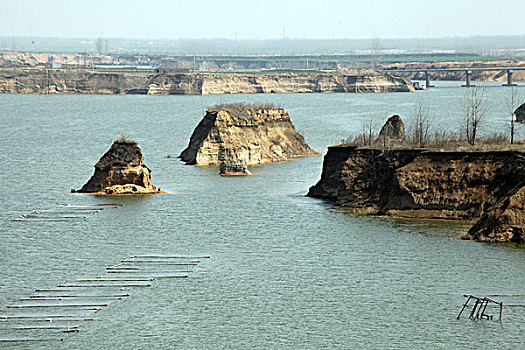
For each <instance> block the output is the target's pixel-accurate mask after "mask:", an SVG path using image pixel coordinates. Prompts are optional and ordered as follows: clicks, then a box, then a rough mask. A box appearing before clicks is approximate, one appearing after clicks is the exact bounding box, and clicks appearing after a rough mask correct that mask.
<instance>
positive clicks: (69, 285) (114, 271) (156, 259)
mask: <svg viewBox="0 0 525 350" xmlns="http://www.w3.org/2000/svg"><path fill="white" fill-rule="evenodd" d="M209 258H210V257H209V256H200V257H199V256H189V255H188V256H182V255H179V256H170V255H134V256H130V257H127V258H125V259H122V260H121V261H120V263H118V264H116V265H113V266H110V267H107V268H106V272H105V274H103V275H100V276H97V277H96V278H88V279H76V280H67V281H64V282H63V283H61V284H58V285H57V286H56V288H53V289H36V290H35V292H34V293H33V294H31V295H30V296H29V297H25V298H21V299H19V303H17V304H12V305H7V309H8V310H9V311H6V312H5V313H4V314H2V315H0V330H1V331H2V333H5V334H4V335H3V336H0V345H1V344H2V343H18V342H39V341H52V340H63V339H64V334H67V333H77V332H79V331H80V327H81V325H82V323H83V322H88V321H93V320H94V318H93V316H94V315H95V314H96V313H97V312H98V311H100V310H101V309H103V308H104V307H107V306H109V305H111V304H112V303H113V302H115V301H118V300H124V299H126V298H128V297H129V296H130V294H129V291H128V288H134V287H149V286H151V285H152V283H153V282H154V281H156V280H158V279H165V278H187V277H188V276H189V274H190V273H191V272H193V269H194V268H195V267H196V266H197V265H198V264H199V263H200V262H201V261H202V260H204V259H209ZM152 267H154V269H152ZM159 267H160V268H159ZM28 310H38V311H36V312H28ZM57 311H60V312H57Z"/></svg>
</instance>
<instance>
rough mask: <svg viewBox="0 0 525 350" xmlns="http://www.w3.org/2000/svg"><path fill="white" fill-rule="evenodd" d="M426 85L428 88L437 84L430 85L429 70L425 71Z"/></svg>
mask: <svg viewBox="0 0 525 350" xmlns="http://www.w3.org/2000/svg"><path fill="white" fill-rule="evenodd" d="M425 87H426V88H427V89H428V88H431V87H435V85H430V76H429V75H428V70H426V71H425Z"/></svg>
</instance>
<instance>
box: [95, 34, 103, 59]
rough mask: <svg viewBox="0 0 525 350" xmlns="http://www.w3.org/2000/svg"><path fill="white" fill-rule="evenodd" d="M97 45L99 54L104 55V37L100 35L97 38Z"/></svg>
mask: <svg viewBox="0 0 525 350" xmlns="http://www.w3.org/2000/svg"><path fill="white" fill-rule="evenodd" d="M95 46H96V47H97V52H98V54H99V55H102V52H103V51H104V38H102V37H98V38H97V39H96V40H95Z"/></svg>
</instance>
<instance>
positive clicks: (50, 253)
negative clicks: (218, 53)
mask: <svg viewBox="0 0 525 350" xmlns="http://www.w3.org/2000/svg"><path fill="white" fill-rule="evenodd" d="M437 85H438V87H437V88H435V89H430V90H427V91H422V92H417V93H390V94H289V95H280V94H272V95H228V96H225V95H222V96H105V95H94V96H90V95H6V94H4V95H0V125H1V129H2V133H1V135H2V137H0V149H1V151H2V156H3V167H2V181H1V182H0V191H1V193H2V200H1V201H0V203H1V204H0V221H1V228H0V231H1V234H0V271H1V278H0V309H1V310H2V311H1V312H0V313H1V314H6V313H9V312H11V311H10V309H6V306H7V305H8V304H13V303H16V302H17V300H18V299H19V298H22V297H27V296H29V295H30V294H31V293H33V292H34V290H35V289H38V288H49V287H53V286H56V284H57V283H60V282H62V281H64V280H66V279H75V278H82V277H91V278H93V277H95V276H97V275H99V274H100V273H101V272H103V271H104V269H105V267H106V266H109V265H113V264H116V263H118V262H119V261H120V259H122V258H124V257H126V256H130V255H140V254H166V255H170V254H171V255H173V254H188V252H190V254H191V255H202V254H204V255H209V256H210V257H211V258H210V259H206V260H205V261H203V262H201V263H200V264H199V265H198V266H197V267H196V268H195V270H194V273H193V274H191V275H190V278H187V279H164V280H159V281H156V282H154V283H153V285H152V286H151V287H148V288H129V293H130V294H131V297H129V298H127V300H124V301H119V302H116V303H114V304H112V305H110V306H109V307H107V308H104V309H103V310H101V311H99V312H98V313H97V314H96V316H95V317H94V321H93V322H84V323H82V324H81V328H80V329H81V332H79V333H77V334H71V335H65V338H64V340H63V341H62V342H59V343H57V342H39V343H23V344H21V345H20V344H12V346H13V347H17V346H22V347H23V348H38V349H40V348H49V349H54V348H64V349H73V348H74V349H78V348H93V349H121V348H145V347H151V348H180V349H221V348H236V349H252V348H268V349H278V348H295V349H322V348H327V349H328V348H329V349H333V348H347V349H356V348H371V349H386V348H403V349H426V348H444V349H451V348H462V349H469V348H472V349H474V348H475V349H480V348H481V349H488V348H498V349H518V348H523V346H524V345H525V340H524V339H523V334H524V331H525V327H524V324H525V322H524V321H525V308H521V307H504V309H503V322H502V323H499V322H495V321H471V320H468V317H462V318H461V319H460V320H456V315H457V314H458V312H459V310H460V308H461V306H462V303H463V302H464V298H463V296H462V295H463V294H464V293H471V294H474V295H480V296H485V295H492V294H522V296H518V297H493V298H494V299H496V300H502V301H504V302H505V303H507V302H508V303H514V304H520V303H521V304H525V301H524V299H525V296H523V294H524V293H525V249H524V247H523V246H518V245H512V244H486V243H478V242H472V241H463V240H461V239H460V238H459V236H460V233H461V232H462V230H464V229H465V227H466V226H465V225H462V224H459V223H453V222H444V221H406V220H393V219H385V218H370V217H356V216H353V215H351V214H349V213H346V212H344V211H342V210H338V209H333V208H331V207H330V205H329V204H328V203H325V202H323V201H321V200H318V199H312V198H307V197H305V196H304V195H305V193H306V192H307V191H308V188H309V187H310V186H312V185H313V184H315V183H316V182H317V180H318V179H319V177H320V174H321V167H322V160H323V159H322V157H312V158H302V159H296V160H292V161H288V162H283V163H277V164H269V165H264V166H258V167H252V168H251V170H252V172H253V174H254V176H249V177H220V176H218V175H217V174H218V169H217V168H208V167H194V166H186V165H183V164H181V163H180V162H179V161H178V160H177V159H176V158H174V157H172V158H166V157H165V156H166V155H167V154H171V155H172V156H176V155H178V154H179V153H180V152H181V151H182V150H183V149H184V148H185V147H186V145H187V142H188V140H189V137H190V135H191V133H192V131H193V129H194V128H195V126H196V125H197V123H198V122H199V120H200V119H201V118H202V116H203V109H204V108H206V107H207V106H209V105H213V104H216V103H225V102H234V101H247V102H252V101H270V102H273V103H275V104H278V105H281V106H282V107H284V108H286V109H287V110H288V111H289V112H290V115H291V118H292V121H293V122H294V124H295V125H296V127H297V129H298V130H299V131H300V132H301V133H303V134H304V136H305V137H306V140H307V142H308V143H309V144H310V145H311V146H312V147H313V148H314V149H315V150H317V151H320V152H323V153H325V152H326V147H327V146H328V145H331V144H334V143H337V142H338V141H339V140H340V139H343V138H346V137H348V136H349V135H350V134H351V133H355V132H359V130H360V129H361V124H362V121H363V120H365V119H367V118H368V116H370V115H373V116H374V117H375V118H376V119H377V120H378V124H380V123H381V122H383V121H384V120H385V119H386V116H389V115H392V114H400V115H401V116H402V117H404V118H405V120H408V119H409V117H410V115H411V114H412V112H413V109H414V106H415V105H416V103H417V101H418V99H422V100H423V101H424V103H425V104H426V105H427V106H428V107H429V108H430V109H431V113H432V118H433V124H434V125H435V127H436V128H439V129H449V130H454V129H457V127H458V120H459V119H460V116H461V113H462V106H463V101H464V92H465V88H461V87H459V85H460V83H459V82H446V83H445V82H441V83H439V82H438V84H437ZM486 91H487V92H486V93H487V102H488V103H489V104H490V111H489V120H488V121H487V123H486V125H485V131H487V130H488V131H501V132H505V131H507V126H508V123H507V120H508V118H507V107H506V105H505V102H506V94H507V91H508V90H507V89H506V88H503V87H501V86H499V84H496V83H494V84H488V87H487V90H486ZM519 92H520V94H521V96H522V97H523V95H524V94H525V89H524V88H520V90H519ZM121 133H122V134H125V135H127V136H129V137H131V138H133V139H135V140H137V141H138V142H139V144H140V146H141V148H142V150H143V152H144V154H145V163H146V164H147V165H148V167H150V168H151V169H152V171H153V176H152V180H153V183H154V184H155V185H157V186H161V187H162V189H163V190H166V191H169V192H170V194H165V195H155V196H142V197H116V198H110V197H99V196H91V195H78V194H71V193H70V191H69V190H70V189H71V188H80V187H81V186H82V184H83V183H85V182H86V181H87V180H88V179H89V177H90V176H91V175H92V173H93V165H94V164H95V163H96V162H97V160H98V159H99V157H100V156H101V155H102V154H103V153H104V152H105V151H106V150H107V149H108V148H109V146H110V145H111V143H112V141H113V140H114V139H115V138H117V137H118V136H119V135H120V134H121ZM107 203H119V204H124V206H123V207H121V208H118V209H111V210H103V211H101V212H99V213H98V214H93V215H90V216H89V217H88V218H86V219H83V220H64V221H46V220H22V221H12V220H13V219H14V218H17V217H19V216H20V215H22V214H28V213H31V212H32V211H33V210H42V209H46V208H56V207H57V206H58V205H63V204H70V205H87V206H93V205H99V204H107ZM468 312H469V311H468ZM491 313H496V311H495V310H491ZM495 317H497V315H495ZM0 321H1V320H0ZM50 334H51V335H54V334H55V333H52V332H45V334H44V335H42V334H41V333H40V332H33V331H29V330H24V331H20V330H13V329H11V328H10V327H9V325H6V323H5V322H4V323H0V338H2V339H7V338H13V337H27V338H31V337H33V338H35V337H40V336H42V337H44V336H45V337H47V336H49V335H50ZM3 345H5V344H2V345H0V346H3Z"/></svg>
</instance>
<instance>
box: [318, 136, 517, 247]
mask: <svg viewBox="0 0 525 350" xmlns="http://www.w3.org/2000/svg"><path fill="white" fill-rule="evenodd" d="M524 192H525V153H523V152H518V151H472V152H467V151H450V152H444V151H442V152H440V151H428V150H424V149H408V148H407V149H396V150H383V149H377V148H375V149H374V148H357V147H354V146H332V147H329V149H328V153H327V154H326V156H325V158H324V163H323V171H322V175H321V179H320V180H319V182H318V183H317V184H316V185H315V186H312V187H311V188H310V190H309V192H308V196H310V197H316V198H323V199H327V200H330V201H333V202H335V204H336V205H339V206H342V207H347V208H355V209H357V210H361V211H367V212H370V213H374V214H380V215H388V216H393V217H408V218H442V219H462V220H474V221H476V223H475V224H474V226H472V228H471V229H470V230H469V231H468V233H467V234H466V235H465V238H469V239H474V240H480V241H494V242H506V241H510V242H518V243H525V212H524V210H523V208H524V207H525V193H524Z"/></svg>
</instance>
